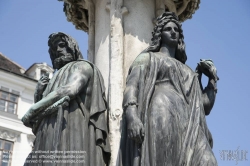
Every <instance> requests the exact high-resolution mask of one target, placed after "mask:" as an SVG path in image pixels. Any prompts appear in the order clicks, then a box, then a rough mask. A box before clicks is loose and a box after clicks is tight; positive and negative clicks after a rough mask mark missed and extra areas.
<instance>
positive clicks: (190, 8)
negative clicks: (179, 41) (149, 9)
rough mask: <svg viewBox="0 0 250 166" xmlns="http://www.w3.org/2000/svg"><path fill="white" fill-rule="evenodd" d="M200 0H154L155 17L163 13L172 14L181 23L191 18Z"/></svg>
mask: <svg viewBox="0 0 250 166" xmlns="http://www.w3.org/2000/svg"><path fill="white" fill-rule="evenodd" d="M199 4H200V0H156V17H158V16H159V15H161V14H162V13H164V12H165V11H170V12H174V13H175V14H176V15H178V17H179V20H180V21H181V22H183V21H185V20H187V19H190V18H192V15H193V14H194V12H195V11H196V10H198V8H199Z"/></svg>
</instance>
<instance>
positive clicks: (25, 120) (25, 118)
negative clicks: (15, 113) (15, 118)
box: [21, 112, 33, 128]
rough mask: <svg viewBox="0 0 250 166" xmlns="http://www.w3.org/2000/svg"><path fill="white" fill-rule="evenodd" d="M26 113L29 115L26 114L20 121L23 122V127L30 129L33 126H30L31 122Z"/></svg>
mask: <svg viewBox="0 0 250 166" xmlns="http://www.w3.org/2000/svg"><path fill="white" fill-rule="evenodd" d="M28 113H29V112H27V113H26V114H25V115H24V116H23V117H22V119H21V121H22V122H23V124H24V125H25V126H27V127H30V128H32V126H33V125H32V124H31V122H30V117H29V114H28Z"/></svg>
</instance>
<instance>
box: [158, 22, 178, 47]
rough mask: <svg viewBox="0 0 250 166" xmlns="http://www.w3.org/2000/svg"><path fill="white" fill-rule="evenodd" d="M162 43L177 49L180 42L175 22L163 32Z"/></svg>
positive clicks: (169, 23) (165, 27)
mask: <svg viewBox="0 0 250 166" xmlns="http://www.w3.org/2000/svg"><path fill="white" fill-rule="evenodd" d="M161 40H162V43H165V44H167V45H168V46H170V47H176V46H177V45H178V40H179V28H178V26H177V25H176V24H175V23H173V22H168V23H167V24H166V25H165V26H164V27H163V30H162V34H161Z"/></svg>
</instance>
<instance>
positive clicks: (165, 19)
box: [143, 12, 187, 64]
mask: <svg viewBox="0 0 250 166" xmlns="http://www.w3.org/2000/svg"><path fill="white" fill-rule="evenodd" d="M169 22H173V23H175V24H176V25H177V27H178V29H179V34H180V35H179V40H178V45H177V48H176V52H175V58H176V59H177V60H179V61H181V62H182V63H184V64H185V62H186V60H187V55H186V52H185V43H184V36H183V30H182V28H181V26H182V25H181V23H180V22H179V19H178V17H177V16H176V15H175V14H174V13H173V12H165V13H163V14H162V15H160V16H159V17H158V18H157V22H156V26H155V28H154V31H153V32H152V36H153V37H152V39H151V41H152V44H151V45H150V46H149V47H148V48H146V49H145V50H144V51H143V52H150V51H151V52H159V51H160V48H161V34H162V30H163V28H164V26H165V25H166V24H167V23H169Z"/></svg>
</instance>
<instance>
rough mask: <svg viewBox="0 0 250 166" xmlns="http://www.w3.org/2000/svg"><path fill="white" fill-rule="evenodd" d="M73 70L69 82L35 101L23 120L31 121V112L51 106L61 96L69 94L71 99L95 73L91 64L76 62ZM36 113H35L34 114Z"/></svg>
mask: <svg viewBox="0 0 250 166" xmlns="http://www.w3.org/2000/svg"><path fill="white" fill-rule="evenodd" d="M73 69H74V70H73V72H72V73H71V74H70V77H69V78H68V79H69V81H67V82H68V84H66V85H64V86H61V87H59V88H58V89H57V90H56V91H53V92H51V93H49V94H48V95H47V96H46V97H44V98H43V99H41V100H40V101H39V102H37V103H35V104H34V105H33V106H32V107H31V108H30V109H29V110H28V111H27V113H26V114H25V115H24V117H23V120H24V121H27V123H28V121H29V119H30V118H31V117H30V116H31V115H32V114H31V112H37V113H38V112H40V111H41V110H44V109H46V108H47V107H49V106H51V105H52V104H54V103H55V102H57V101H58V100H60V99H61V98H63V97H65V96H69V98H70V99H74V98H75V96H76V95H77V94H78V93H79V92H80V91H81V90H82V89H83V88H84V87H85V86H86V84H87V83H88V81H89V79H90V78H91V76H92V74H93V70H92V67H91V66H90V65H89V64H87V63H86V64H85V65H82V64H79V63H77V64H75V65H74V66H73ZM33 115H34V114H33Z"/></svg>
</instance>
